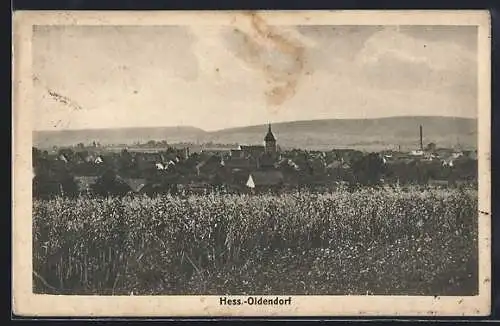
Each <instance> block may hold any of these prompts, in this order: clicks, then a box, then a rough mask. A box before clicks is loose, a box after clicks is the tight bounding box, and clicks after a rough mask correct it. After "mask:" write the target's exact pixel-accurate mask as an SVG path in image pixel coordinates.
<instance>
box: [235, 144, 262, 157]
mask: <svg viewBox="0 0 500 326" xmlns="http://www.w3.org/2000/svg"><path fill="white" fill-rule="evenodd" d="M240 148H241V150H242V151H243V152H244V155H245V156H251V157H253V158H258V157H259V156H261V155H262V154H264V153H265V152H266V148H265V147H264V146H263V145H241V146H240Z"/></svg>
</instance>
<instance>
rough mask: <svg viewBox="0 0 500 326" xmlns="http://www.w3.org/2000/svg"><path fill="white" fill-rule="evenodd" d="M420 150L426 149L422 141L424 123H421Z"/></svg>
mask: <svg viewBox="0 0 500 326" xmlns="http://www.w3.org/2000/svg"><path fill="white" fill-rule="evenodd" d="M420 150H421V151H423V150H424V143H423V142H422V125H420Z"/></svg>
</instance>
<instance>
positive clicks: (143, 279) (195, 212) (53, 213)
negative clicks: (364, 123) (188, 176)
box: [33, 189, 478, 296]
mask: <svg viewBox="0 0 500 326" xmlns="http://www.w3.org/2000/svg"><path fill="white" fill-rule="evenodd" d="M33 239H34V243H33V260H34V261H33V266H34V291H35V292H37V293H54V294H56V293H57V294H115V295H116V294H120V295H128V294H131V293H133V294H135V295H142V294H144V295H148V294H218V295H220V294H233V295H236V294H354V295H356V294H357V295H360V294H374V295H382V294H400V295H405V294H408V295H419V294H423V295H441V296H442V295H472V294H474V293H477V287H478V280H477V277H478V275H477V259H478V253H477V191H476V190H473V189H444V190H443V189H441V190H439V189H427V190H416V189H393V190H381V189H379V190H374V189H362V190H359V191H356V192H354V193H350V192H347V191H337V192H334V193H325V194H310V193H296V194H282V195H264V194H262V195H256V196H247V195H229V194H228V195H210V196H196V195H193V196H186V197H173V196H169V195H162V196H158V197H154V198H148V197H124V198H101V199H99V198H83V197H80V198H76V199H63V198H57V199H52V200H35V201H34V203H33Z"/></svg>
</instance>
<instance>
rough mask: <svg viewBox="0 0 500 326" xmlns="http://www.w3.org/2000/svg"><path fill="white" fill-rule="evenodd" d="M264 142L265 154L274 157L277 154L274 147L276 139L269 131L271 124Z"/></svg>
mask: <svg viewBox="0 0 500 326" xmlns="http://www.w3.org/2000/svg"><path fill="white" fill-rule="evenodd" d="M264 142H265V144H266V153H268V154H271V155H274V154H275V153H276V152H277V147H276V138H275V137H274V135H273V131H272V130H271V124H269V127H268V129H267V134H266V137H264Z"/></svg>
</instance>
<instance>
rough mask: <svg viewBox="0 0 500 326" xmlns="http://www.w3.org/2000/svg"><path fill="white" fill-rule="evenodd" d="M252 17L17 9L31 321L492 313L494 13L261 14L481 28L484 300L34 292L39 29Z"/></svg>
mask: <svg viewBox="0 0 500 326" xmlns="http://www.w3.org/2000/svg"><path fill="white" fill-rule="evenodd" d="M247 14H248V13H243V12H236V11H229V12H193V11H191V12H161V11H154V12H145V11H139V12H123V11H121V12H69V11H66V12H62V11H61V12H58V11H44V12H37V11H32V12H16V13H15V14H14V20H13V21H14V23H13V24H14V26H13V31H14V42H13V45H14V46H13V52H14V61H13V76H14V77H13V79H14V81H13V96H14V101H13V103H14V108H13V112H14V114H13V152H14V155H13V162H12V167H13V171H14V173H13V177H14V180H13V181H14V182H13V195H14V196H13V211H14V214H13V223H12V224H13V230H12V231H13V243H12V245H13V264H12V273H13V276H12V286H13V289H12V290H13V309H14V313H16V314H19V315H29V316H121V317H125V316H211V317H213V316H438V315H439V316H460V315H481V316H484V315H488V314H489V313H490V304H491V303H490V301H491V297H490V295H491V294H490V277H491V271H490V263H491V262H490V259H491V255H490V233H491V232H490V214H489V212H490V211H491V210H490V193H491V191H490V187H491V186H490V171H491V167H490V105H491V104H490V103H491V101H490V98H491V94H490V89H491V87H490V82H491V81H490V69H491V68H490V19H489V13H488V12H487V11H425V12H424V11H315V12H312V11H294V12H283V11H282V12H259V13H258V14H259V15H260V16H261V17H262V18H263V19H264V20H265V21H266V22H268V23H270V24H276V25H279V24H284V25H286V24H293V25H298V24H301V25H323V24H324V25H476V26H478V33H479V35H478V65H479V67H478V68H479V69H478V71H479V74H478V79H479V80H478V82H479V83H478V85H479V114H478V117H479V118H478V124H479V126H478V139H479V143H478V165H479V208H480V211H482V212H486V214H479V248H480V249H479V250H480V255H479V256H480V258H479V278H480V284H479V295H478V296H474V297H438V298H434V297H426V296H293V302H294V303H293V304H292V305H290V306H248V305H243V306H220V305H219V303H218V302H219V299H218V298H219V297H218V296H143V297H112V296H56V295H35V294H33V293H32V258H31V257H32V255H31V253H32V252H31V251H32V247H31V237H32V234H31V232H32V227H31V209H32V205H31V202H32V198H31V145H32V130H33V129H32V120H33V119H36V117H33V116H32V114H31V111H30V108H31V107H32V106H31V104H32V103H31V96H30V94H31V87H32V86H31V33H32V26H33V25H68V24H69V25H136V26H137V25H187V24H188V25H195V24H196V25H233V24H238V23H240V22H244V21H245V20H246V19H248V17H247Z"/></svg>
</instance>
